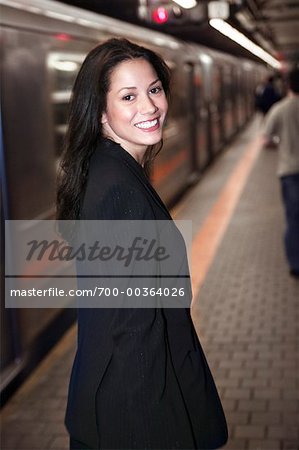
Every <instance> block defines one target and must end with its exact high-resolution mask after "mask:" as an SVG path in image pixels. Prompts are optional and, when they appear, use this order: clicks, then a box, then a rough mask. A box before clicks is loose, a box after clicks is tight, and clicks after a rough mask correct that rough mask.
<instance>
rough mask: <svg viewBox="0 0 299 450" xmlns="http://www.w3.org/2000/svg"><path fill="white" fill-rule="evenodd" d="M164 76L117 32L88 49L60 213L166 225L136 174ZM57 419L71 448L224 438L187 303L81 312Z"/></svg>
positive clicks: (215, 443)
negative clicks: (63, 408) (63, 409)
mask: <svg viewBox="0 0 299 450" xmlns="http://www.w3.org/2000/svg"><path fill="white" fill-rule="evenodd" d="M169 82H170V76H169V69H168V67H167V65H166V64H165V62H164V61H163V60H162V59H161V58H160V57H159V56H158V55H157V54H155V53H154V52H152V51H151V50H149V49H146V48H143V47H140V46H138V45H135V44H133V43H131V42H129V41H127V40H124V39H111V40H108V41H107V42H105V43H103V44H101V45H99V46H98V47H96V48H95V49H93V50H92V51H91V52H90V53H89V54H88V56H87V58H86V59H85V61H84V63H83V65H82V68H81V70H80V72H79V74H78V77H77V80H76V82H75V86H74V90H73V98H72V103H71V110H70V121H69V131H68V135H67V140H66V151H65V154H64V158H63V161H62V170H63V173H62V177H61V181H60V185H59V190H58V218H59V219H66V220H76V219H81V220H125V219H132V220H148V221H153V220H155V221H157V220H164V221H165V220H167V221H171V217H170V215H169V212H168V211H167V209H166V207H165V206H164V204H163V203H162V201H161V199H160V198H159V196H158V194H157V193H156V192H155V190H154V189H153V187H152V186H151V185H150V182H149V180H148V178H147V175H146V173H147V170H148V167H149V165H150V163H151V161H152V159H153V156H154V154H155V153H156V152H157V146H158V147H159V146H160V145H161V140H162V127H163V123H164V121H165V116H166V113H167V108H168V105H167V97H168V95H169ZM66 426H67V429H68V431H69V434H70V437H71V444H70V445H71V448H72V449H79V448H84V449H86V448H90V449H119V450H122V449H160V450H162V449H175V448H177V449H212V448H218V447H220V446H221V445H223V444H224V443H225V442H226V440H227V428H226V422H225V418H224V414H223V410H222V407H221V403H220V400H219V397H218V394H217V391H216V388H215V385H214V382H213V379H212V376H211V373H210V371H209V368H208V365H207V363H206V360H205V357H204V354H203V351H202V349H201V347H200V344H199V341H198V338H197V335H196V332H195V330H194V327H193V324H192V320H191V316H190V310H189V308H144V309H141V308H126V309H117V308H110V309H105V308H102V309H100V308H95V309H90V308H89V309H88V308H80V309H79V310H78V349H77V354H76V358H75V362H74V366H73V370H72V375H71V381H70V386H69V396H68V406H67V413H66Z"/></svg>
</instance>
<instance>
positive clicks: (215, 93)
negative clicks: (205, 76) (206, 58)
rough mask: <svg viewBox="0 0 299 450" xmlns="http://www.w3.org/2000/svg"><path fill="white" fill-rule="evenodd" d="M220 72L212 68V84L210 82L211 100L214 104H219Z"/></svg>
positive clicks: (216, 68)
mask: <svg viewBox="0 0 299 450" xmlns="http://www.w3.org/2000/svg"><path fill="white" fill-rule="evenodd" d="M221 88H222V83H221V72H220V69H219V68H218V67H216V66H215V67H214V70H213V82H212V99H213V101H214V102H215V103H216V104H220V102H221Z"/></svg>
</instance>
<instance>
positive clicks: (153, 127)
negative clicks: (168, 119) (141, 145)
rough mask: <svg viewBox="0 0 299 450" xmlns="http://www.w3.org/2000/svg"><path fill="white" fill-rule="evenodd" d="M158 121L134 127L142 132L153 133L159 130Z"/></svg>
mask: <svg viewBox="0 0 299 450" xmlns="http://www.w3.org/2000/svg"><path fill="white" fill-rule="evenodd" d="M159 126H160V123H159V119H153V120H146V121H144V122H139V123H136V124H135V127H137V128H139V129H141V130H144V131H155V130H157V129H158V128H159Z"/></svg>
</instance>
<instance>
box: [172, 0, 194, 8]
mask: <svg viewBox="0 0 299 450" xmlns="http://www.w3.org/2000/svg"><path fill="white" fill-rule="evenodd" d="M173 1H174V2H175V3H177V4H178V5H179V6H181V7H182V8H185V9H190V8H194V6H196V5H197V1H196V0H173Z"/></svg>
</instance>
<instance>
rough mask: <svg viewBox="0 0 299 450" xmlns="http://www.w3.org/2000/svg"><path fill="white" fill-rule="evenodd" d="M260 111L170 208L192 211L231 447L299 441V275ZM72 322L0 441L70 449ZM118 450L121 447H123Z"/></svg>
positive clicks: (9, 448)
mask: <svg viewBox="0 0 299 450" xmlns="http://www.w3.org/2000/svg"><path fill="white" fill-rule="evenodd" d="M259 129H260V119H259V118H255V119H254V120H253V121H252V122H251V123H250V124H249V125H248V127H247V128H246V129H245V130H244V132H242V133H241V134H240V135H239V137H238V138H237V139H236V140H235V141H234V142H233V143H232V145H230V146H229V147H228V148H227V149H226V150H225V152H223V153H222V155H221V156H220V157H219V158H218V159H217V161H216V163H215V164H214V165H213V166H212V167H211V168H210V169H209V171H208V172H207V173H206V174H205V175H204V177H203V178H202V180H201V182H200V183H199V184H198V185H197V186H196V187H194V188H193V189H192V190H191V191H190V192H189V193H188V195H187V196H185V197H184V199H183V201H182V202H181V203H180V204H179V205H178V206H177V207H176V208H175V209H174V210H173V215H174V216H175V218H177V219H192V221H193V238H194V239H193V259H192V278H193V287H194V292H195V298H194V303H193V308H192V317H193V320H194V322H195V325H196V329H197V332H198V335H199V337H200V340H201V343H202V345H203V348H204V350H205V353H206V356H207V359H208V361H209V364H210V367H211V369H212V372H213V375H214V378H215V381H216V384H217V386H218V389H219V392H220V395H221V398H222V401H223V406H224V409H225V412H226V416H227V420H228V425H229V432H230V438H229V441H228V444H227V445H226V446H225V447H224V449H225V450H229V449H238V450H245V449H254V450H262V449H269V450H284V449H285V450H296V449H297V450H298V449H299V280H298V279H294V278H292V277H290V275H289V273H288V267H287V263H286V260H285V257H284V251H283V243H282V234H283V228H284V217H283V209H282V204H281V199H280V190H279V182H278V180H277V178H276V174H275V172H276V162H277V153H276V152H275V151H269V150H263V149H260V147H259V145H258V141H257V140H256V137H257V136H258V134H259ZM75 336H76V327H75V326H74V327H72V328H71V329H70V330H69V331H68V332H67V333H66V334H65V335H64V337H63V339H62V340H61V341H60V342H59V344H58V345H57V346H56V347H55V348H54V349H53V350H52V351H51V353H50V354H49V355H48V356H47V357H46V358H45V359H44V360H43V361H42V363H41V364H40V365H39V367H38V368H37V369H36V370H35V372H34V373H33V374H32V375H31V376H30V378H29V379H28V380H27V381H26V382H25V383H24V384H23V386H22V387H21V388H20V389H19V390H18V391H17V392H16V394H15V395H14V396H13V397H12V398H11V400H10V401H9V402H8V403H7V404H6V405H5V407H4V408H3V410H2V412H1V421H2V426H1V449H2V450H26V449H30V450H31V449H38V450H42V449H54V450H66V449H68V436H67V433H66V430H65V427H64V424H63V419H64V412H65V404H66V395H67V385H68V379H69V375H70V369H71V364H72V359H73V357H74V353H75ZM120 450H121V449H120Z"/></svg>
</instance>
